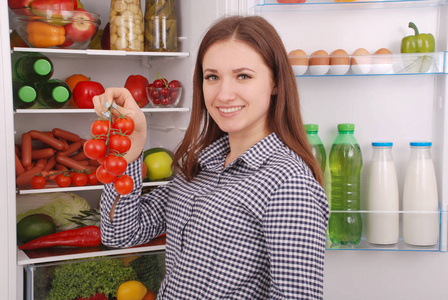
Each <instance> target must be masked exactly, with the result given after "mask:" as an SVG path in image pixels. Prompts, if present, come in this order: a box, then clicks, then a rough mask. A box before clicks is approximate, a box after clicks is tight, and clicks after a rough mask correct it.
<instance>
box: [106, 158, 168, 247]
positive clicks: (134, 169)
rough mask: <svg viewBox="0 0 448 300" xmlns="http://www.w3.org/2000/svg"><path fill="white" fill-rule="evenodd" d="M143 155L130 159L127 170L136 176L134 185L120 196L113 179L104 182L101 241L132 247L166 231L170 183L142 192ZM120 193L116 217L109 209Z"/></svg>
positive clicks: (116, 245) (107, 244)
mask: <svg viewBox="0 0 448 300" xmlns="http://www.w3.org/2000/svg"><path fill="white" fill-rule="evenodd" d="M142 160H143V159H142V157H140V158H139V159H137V160H136V161H134V162H132V163H130V164H129V165H128V168H127V169H126V172H125V174H128V175H129V176H131V177H132V179H133V180H134V189H133V191H132V192H131V193H130V194H128V195H122V196H120V195H119V194H118V193H117V192H116V191H115V188H114V185H113V183H110V184H105V185H104V191H103V194H102V195H101V202H100V212H101V241H102V243H103V244H104V245H106V246H110V247H116V248H119V247H131V246H135V245H140V244H144V243H146V242H148V241H150V240H151V239H152V238H154V237H156V236H158V235H160V234H162V233H164V232H165V230H166V227H165V205H166V201H167V198H168V192H169V187H168V185H164V186H160V187H158V188H156V189H155V190H153V191H152V192H151V193H148V194H145V195H143V196H142V195H141V192H142V186H143V182H142V176H141V174H142ZM117 197H120V199H119V200H118V203H117V205H116V207H115V213H114V216H113V221H112V222H111V221H110V217H109V212H110V211H111V209H112V205H113V203H114V201H115V199H116V198H117Z"/></svg>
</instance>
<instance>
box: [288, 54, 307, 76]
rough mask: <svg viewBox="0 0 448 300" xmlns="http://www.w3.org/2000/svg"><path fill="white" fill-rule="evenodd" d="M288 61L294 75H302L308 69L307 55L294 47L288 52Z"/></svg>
mask: <svg viewBox="0 0 448 300" xmlns="http://www.w3.org/2000/svg"><path fill="white" fill-rule="evenodd" d="M288 58H289V62H290V63H291V66H292V70H293V71H294V74H295V75H303V74H305V72H306V70H307V69H308V56H307V55H306V53H305V51H303V50H301V49H296V50H293V51H291V52H289V54H288Z"/></svg>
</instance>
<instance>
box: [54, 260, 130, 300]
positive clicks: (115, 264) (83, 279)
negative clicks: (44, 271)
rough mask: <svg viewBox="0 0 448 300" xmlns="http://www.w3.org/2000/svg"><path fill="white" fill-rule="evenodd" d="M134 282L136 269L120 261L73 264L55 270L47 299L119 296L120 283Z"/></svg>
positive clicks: (61, 299)
mask: <svg viewBox="0 0 448 300" xmlns="http://www.w3.org/2000/svg"><path fill="white" fill-rule="evenodd" d="M135 279H137V275H136V273H135V271H134V269H132V268H131V267H127V266H125V265H124V263H123V262H122V261H121V260H119V259H113V258H100V259H96V260H89V261H83V262H70V263H66V264H62V265H59V266H57V267H56V268H55V272H54V278H53V281H52V283H51V290H50V293H49V295H48V300H73V299H77V298H89V297H90V295H94V294H96V293H102V294H105V295H106V297H116V296H117V290H118V287H119V286H120V284H122V283H123V282H125V281H128V280H135Z"/></svg>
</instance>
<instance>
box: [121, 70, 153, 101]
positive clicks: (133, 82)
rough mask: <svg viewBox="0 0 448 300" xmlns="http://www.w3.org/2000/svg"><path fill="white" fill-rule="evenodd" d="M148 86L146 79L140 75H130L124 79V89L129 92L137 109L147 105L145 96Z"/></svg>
mask: <svg viewBox="0 0 448 300" xmlns="http://www.w3.org/2000/svg"><path fill="white" fill-rule="evenodd" d="M148 85H149V81H148V79H146V77H143V76H142V75H130V76H129V77H128V78H127V79H126V83H125V84H124V87H125V88H126V89H128V90H129V92H130V93H131V95H132V97H133V98H134V100H135V102H137V104H138V106H139V107H145V106H146V105H148V103H149V100H148V96H147V95H146V87H147V86H148Z"/></svg>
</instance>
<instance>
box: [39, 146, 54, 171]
mask: <svg viewBox="0 0 448 300" xmlns="http://www.w3.org/2000/svg"><path fill="white" fill-rule="evenodd" d="M52 150H53V149H52ZM46 165H47V159H46V158H39V159H38V160H37V161H36V167H40V168H41V169H42V170H44V169H45V166H46Z"/></svg>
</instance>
